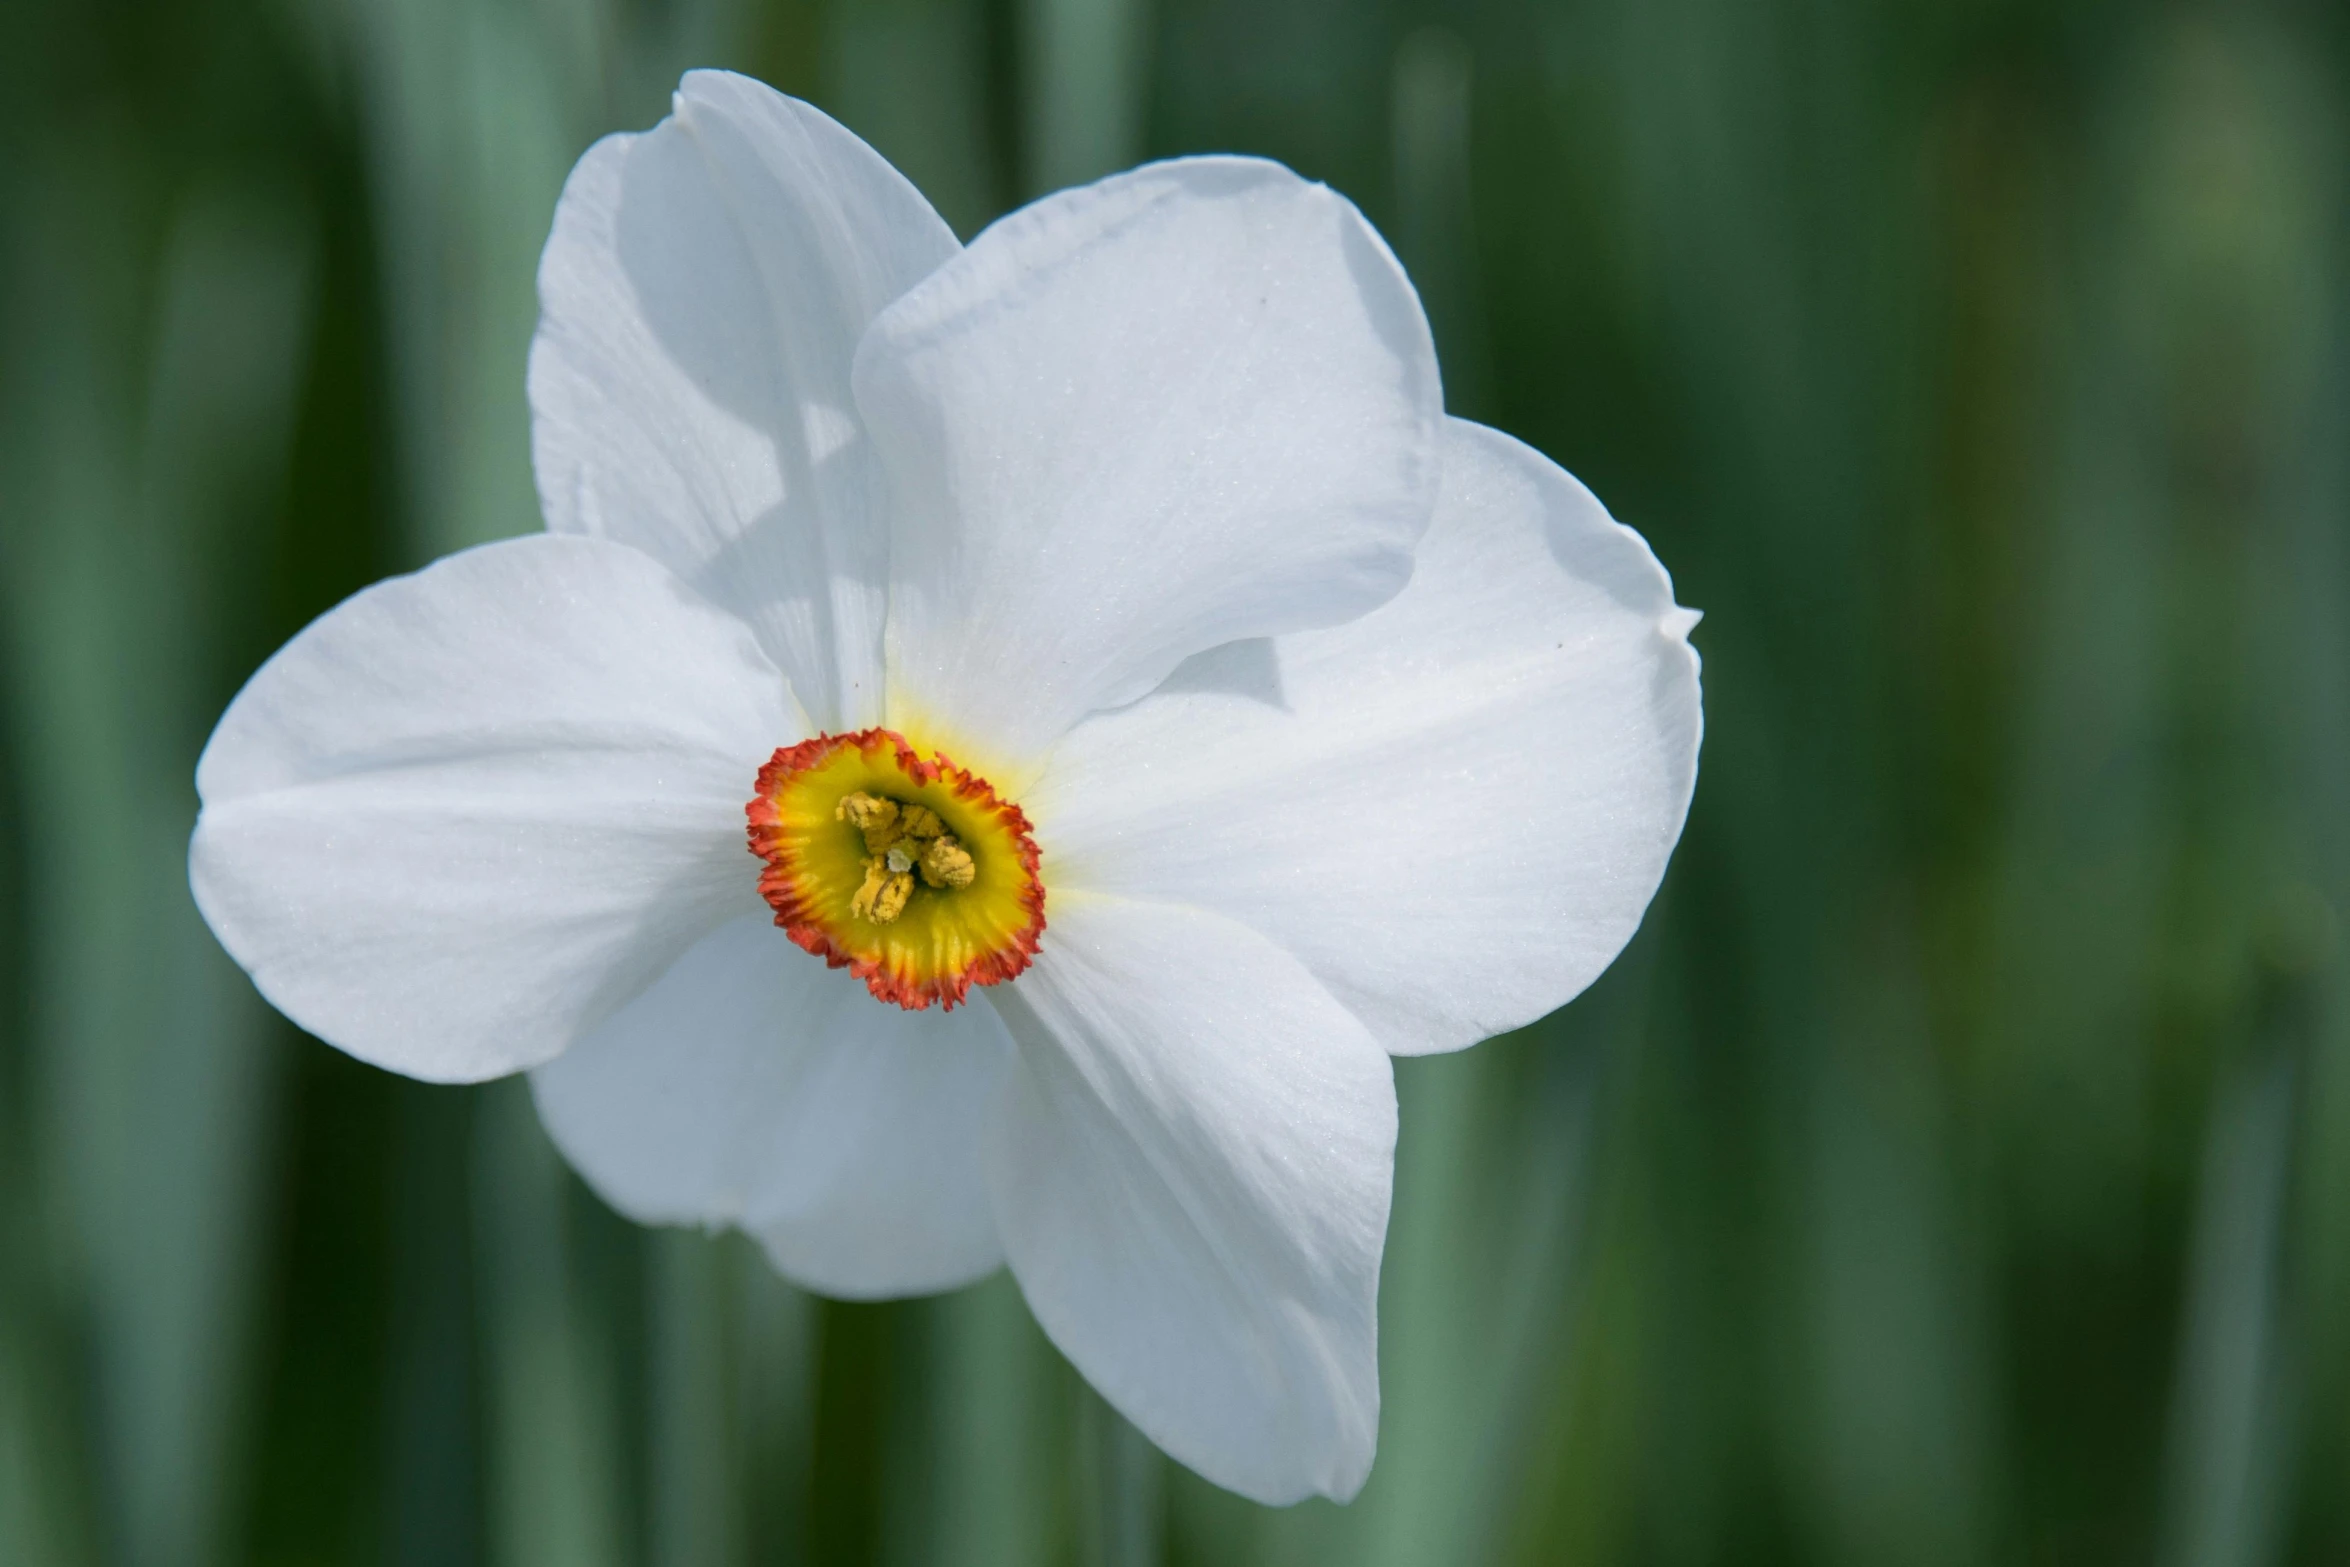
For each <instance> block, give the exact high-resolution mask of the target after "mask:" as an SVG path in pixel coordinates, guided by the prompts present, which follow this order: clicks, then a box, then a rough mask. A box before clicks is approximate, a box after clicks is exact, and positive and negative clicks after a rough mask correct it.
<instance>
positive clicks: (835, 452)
mask: <svg viewBox="0 0 2350 1567" xmlns="http://www.w3.org/2000/svg"><path fill="white" fill-rule="evenodd" d="M959 248H960V247H959V246H958V245H957V244H956V242H955V237H954V235H953V234H952V233H951V232H950V231H949V230H948V229H947V226H946V224H945V223H944V222H942V221H941V220H940V219H939V217H938V215H937V214H936V213H935V212H933V211H932V210H931V208H930V204H929V203H928V202H926V201H924V200H923V199H922V196H921V194H920V193H919V192H917V191H916V190H915V189H914V187H913V186H912V185H910V184H908V183H907V182H906V180H905V179H904V177H903V176H901V175H900V174H899V173H898V172H897V171H896V170H895V169H893V168H891V167H890V166H889V164H888V163H886V162H885V161H883V159H882V158H881V157H880V155H879V154H877V153H875V152H874V151H873V149H872V148H870V147H868V146H866V145H865V144H864V143H863V142H861V141H859V140H858V139H857V138H856V137H854V136H852V135H850V134H849V133H848V132H847V131H845V130H843V129H841V127H840V126H838V125H836V124H834V123H833V122H832V121H831V120H829V119H827V118H825V117H824V115H822V114H821V113H819V112H817V111H816V110H815V109H812V108H810V107H809V106H808V105H806V104H804V103H800V102H798V101H796V100H794V99H791V98H786V97H785V96H783V95H782V94H781V93H778V92H776V91H774V90H773V89H772V88H769V87H766V86H763V85H761V84H760V83H758V82H755V81H752V80H750V79H749V78H747V77H741V76H734V75H730V74H728V73H726V72H723V71H696V72H694V73H693V74H692V75H690V76H688V77H686V78H685V81H684V82H683V84H682V85H681V86H680V87H679V89H678V92H677V97H676V100H675V105H674V109H673V112H672V113H671V115H670V117H669V118H668V119H666V120H663V121H662V122H661V123H660V125H658V126H657V127H655V128H654V129H653V130H651V131H648V132H645V133H644V134H642V135H630V136H608V137H606V138H605V139H604V140H602V141H600V142H598V143H596V145H595V146H594V147H592V148H590V149H589V151H588V153H587V156H585V157H584V158H582V159H581V160H580V161H579V165H578V167H577V168H575V169H574V170H573V171H572V174H571V178H570V180H569V181H568V182H567V183H566V184H565V186H564V188H563V197H562V200H561V202H560V203H559V204H558V205H557V207H556V210H555V228H554V233H553V234H552V235H551V236H550V237H549V239H548V241H547V249H546V254H545V256H544V258H543V259H542V261H541V263H540V267H539V296H540V300H541V308H542V314H541V318H540V322H539V330H538V336H537V338H536V340H535V341H534V342H533V343H532V345H531V360H530V400H531V411H532V416H533V417H532V426H531V429H532V457H533V459H534V462H535V464H536V467H537V470H538V482H539V497H540V502H541V504H542V506H543V507H544V509H545V511H546V517H547V526H548V527H549V528H551V529H553V530H554V531H556V532H558V533H590V534H599V535H602V536H604V537H607V538H613V539H618V540H620V541H621V542H623V543H627V544H634V545H636V546H638V547H639V548H642V549H646V550H650V551H651V552H652V553H653V554H654V555H656V556H658V557H659V558H660V559H661V560H662V561H664V562H665V563H666V564H667V565H668V566H669V567H670V568H671V569H672V570H674V571H676V572H677V573H678V574H679V575H680V576H682V577H684V578H685V579H686V580H687V581H688V582H689V583H691V584H692V585H693V586H694V587H695V588H697V589H698V590H700V591H701V592H702V593H704V594H706V595H707V596H709V597H710V598H711V599H713V600H714V601H715V602H717V603H719V604H722V605H724V606H725V607H727V608H729V609H732V610H734V611H736V612H737V613H739V614H741V615H742V616H743V617H744V618H745V619H747V620H748V621H750V623H751V624H752V625H753V626H754V627H755V628H756V629H757V630H758V632H759V635H760V639H761V641H762V642H763V643H764V644H765V646H766V648H767V651H768V653H769V655H770V656H771V657H773V658H774V659H775V660H776V662H777V663H779V664H780V665H781V666H782V667H783V669H784V672H785V673H786V674H787V675H789V676H790V677H791V681H792V685H793V688H794V689H795V690H796V691H798V693H799V695H800V699H801V701H802V702H803V703H804V704H805V705H806V707H807V709H808V712H809V715H810V716H811V717H812V718H813V719H815V721H816V722H817V724H818V725H819V727H822V728H827V729H854V728H858V727H861V726H863V725H865V724H868V723H872V722H875V721H877V719H878V716H879V713H880V697H881V692H880V671H879V656H880V645H881V615H882V596H883V593H884V589H885V576H886V572H887V563H888V549H889V545H888V537H887V533H886V531H885V530H884V529H883V528H882V527H881V526H880V525H879V522H878V519H875V518H873V517H871V516H870V515H869V512H870V508H871V491H872V489H873V481H872V471H871V464H872V459H871V452H870V449H869V447H868V444H867V442H866V440H865V437H864V432H863V429H862V427H861V424H860V422H859V419H858V416H857V410H856V405H855V402H854V399H853V398H852V397H851V396H850V392H849V366H850V361H851V358H852V356H853V354H854V352H855V350H856V345H857V340H858V338H859V337H860V335H862V333H863V332H864V330H865V327H866V325H867V324H868V323H869V322H870V321H872V319H873V318H874V316H875V315H877V314H878V313H879V312H880V311H881V309H882V307H883V306H885V305H887V304H888V303H889V302H890V301H892V300H894V299H896V298H897V297H898V296H899V295H900V294H903V293H904V292H905V291H906V290H907V289H909V288H911V287H913V286H914V285H915V284H916V283H918V282H920V281H921V280H922V279H923V278H924V277H926V276H927V275H929V273H930V272H931V271H932V270H933V269H934V268H936V267H937V266H938V265H939V263H941V262H942V261H945V260H946V259H947V258H948V257H950V256H952V255H954V254H955V252H956V251H957V250H958V249H959Z"/></svg>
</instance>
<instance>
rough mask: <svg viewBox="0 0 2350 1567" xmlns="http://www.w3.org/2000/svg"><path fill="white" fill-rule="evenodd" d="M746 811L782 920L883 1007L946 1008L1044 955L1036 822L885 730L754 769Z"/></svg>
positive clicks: (806, 746) (981, 783)
mask: <svg viewBox="0 0 2350 1567" xmlns="http://www.w3.org/2000/svg"><path fill="white" fill-rule="evenodd" d="M746 813H747V814H748V816H749V818H750V845H751V852H752V853H754V854H756V855H758V856H759V858H760V859H762V860H764V861H765V862H766V868H765V870H764V871H763V872H762V874H761V876H760V878H759V890H760V892H761V893H762V895H764V896H765V897H766V899H767V902H768V904H769V905H770V906H771V907H772V908H773V909H774V910H775V923H776V924H777V925H779V926H781V927H782V928H783V931H784V934H785V935H787V936H789V937H790V938H791V940H792V941H793V942H794V943H796V944H797V945H799V946H800V947H801V948H803V949H804V950H806V951H808V952H812V953H814V954H816V955H817V956H819V957H821V958H823V959H824V960H825V961H826V962H827V963H829V964H830V965H831V966H833V967H834V968H847V969H849V970H850V971H851V972H853V973H854V974H855V975H856V976H857V977H858V978H859V979H862V980H863V981H864V982H865V986H866V988H867V989H868V990H870V991H871V992H872V993H873V994H874V995H875V996H876V997H877V998H879V999H881V1000H883V1001H891V1002H895V1003H897V1004H898V1005H899V1006H902V1007H907V1008H910V1009H915V1010H919V1009H921V1008H923V1007H927V1006H929V1005H930V1004H931V1003H932V1002H934V1001H936V1002H938V1003H940V1004H941V1005H943V1006H946V1007H950V1008H951V1007H953V1006H955V1005H956V1004H957V1003H959V1002H962V1001H964V1000H966V999H967V998H968V993H969V990H970V987H971V986H973V985H994V984H1000V983H1002V982H1003V981H1005V980H1007V979H1010V978H1012V977H1013V976H1014V975H1016V974H1018V973H1019V972H1020V971H1021V970H1022V969H1025V968H1026V967H1027V966H1028V963H1029V960H1030V959H1031V958H1032V957H1033V956H1034V955H1035V952H1036V946H1037V939H1038V938H1039V937H1040V936H1041V935H1042V934H1043V931H1044V883H1043V881H1042V879H1041V877H1040V875H1039V857H1038V854H1037V850H1036V841H1035V838H1034V837H1033V835H1032V833H1031V830H1030V827H1029V823H1028V818H1027V817H1026V816H1024V815H1023V814H1022V813H1021V811H1020V808H1019V807H1018V806H1017V805H1014V804H1012V803H1011V802H1010V801H1008V800H1004V799H1002V798H1000V797H999V796H998V795H997V794H996V792H995V790H994V788H993V787H991V786H990V785H989V784H988V783H987V781H986V780H985V779H982V778H980V777H978V776H976V775H975V774H973V773H971V772H969V771H967V770H965V769H963V768H961V767H958V766H956V765H955V764H954V763H953V762H951V761H949V760H948V759H947V758H946V757H945V756H943V755H941V754H939V753H937V752H935V751H934V752H931V753H930V754H929V755H928V756H925V755H923V754H922V753H921V752H919V751H917V750H916V749H915V748H914V747H913V746H912V745H911V744H909V743H908V742H907V741H906V740H905V738H904V737H903V736H901V735H898V734H896V733H895V732H893V731H891V730H887V729H866V730H860V731H858V732H857V733H855V734H845V735H819V736H818V737H817V738H815V739H813V740H809V741H804V742H802V743H801V744H799V745H795V746H786V747H785V748H784V749H782V750H780V751H777V752H776V753H775V755H774V757H773V758H771V759H770V760H769V761H768V763H767V765H766V766H764V767H762V768H761V769H760V770H759V781H758V793H757V794H755V795H754V796H753V797H752V799H751V802H750V804H749V806H748V807H746Z"/></svg>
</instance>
